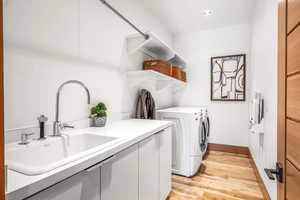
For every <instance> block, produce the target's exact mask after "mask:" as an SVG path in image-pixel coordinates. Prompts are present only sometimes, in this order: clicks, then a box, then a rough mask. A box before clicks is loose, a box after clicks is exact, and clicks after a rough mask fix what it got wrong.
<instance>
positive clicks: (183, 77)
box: [181, 71, 186, 82]
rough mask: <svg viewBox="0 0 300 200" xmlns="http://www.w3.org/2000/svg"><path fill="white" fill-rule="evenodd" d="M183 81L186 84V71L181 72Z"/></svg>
mask: <svg viewBox="0 0 300 200" xmlns="http://www.w3.org/2000/svg"><path fill="white" fill-rule="evenodd" d="M181 80H182V81H183V82H186V72H185V71H181Z"/></svg>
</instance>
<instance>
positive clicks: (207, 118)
mask: <svg viewBox="0 0 300 200" xmlns="http://www.w3.org/2000/svg"><path fill="white" fill-rule="evenodd" d="M205 128H206V138H207V139H208V138H209V135H210V120H209V117H208V116H206V119H205Z"/></svg>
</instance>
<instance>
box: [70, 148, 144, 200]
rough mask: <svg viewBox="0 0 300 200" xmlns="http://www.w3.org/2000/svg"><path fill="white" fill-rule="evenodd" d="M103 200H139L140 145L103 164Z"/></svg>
mask: <svg viewBox="0 0 300 200" xmlns="http://www.w3.org/2000/svg"><path fill="white" fill-rule="evenodd" d="M72 200H73V199H72ZM101 200H138V145H135V146H132V147H130V148H128V149H126V150H124V151H122V152H121V153H119V154H117V155H116V156H115V158H114V159H113V160H111V161H110V162H107V163H105V164H103V166H102V167H101Z"/></svg>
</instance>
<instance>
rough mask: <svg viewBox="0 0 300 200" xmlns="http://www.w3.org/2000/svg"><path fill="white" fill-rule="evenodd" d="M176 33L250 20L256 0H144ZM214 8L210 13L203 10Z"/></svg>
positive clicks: (148, 7) (248, 21)
mask: <svg viewBox="0 0 300 200" xmlns="http://www.w3.org/2000/svg"><path fill="white" fill-rule="evenodd" d="M141 1H143V3H144V5H145V6H146V7H147V9H150V10H151V11H152V13H153V14H154V15H156V16H157V17H159V18H160V19H161V20H162V22H163V23H164V24H165V25H166V26H168V28H169V29H171V31H172V32H173V33H177V32H187V31H197V30H201V29H211V28H217V27H224V26H228V25H234V24H243V23H250V22H251V18H252V14H253V9H254V6H255V3H256V0H141ZM207 9H209V10H211V11H212V15H211V16H204V15H203V11H205V10H207Z"/></svg>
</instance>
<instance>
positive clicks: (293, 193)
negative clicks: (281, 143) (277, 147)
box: [286, 161, 300, 200]
mask: <svg viewBox="0 0 300 200" xmlns="http://www.w3.org/2000/svg"><path fill="white" fill-rule="evenodd" d="M299 185H300V172H299V171H298V170H297V169H296V168H295V167H294V166H293V165H292V164H291V163H290V162H289V161H287V162H286V186H287V187H286V189H287V190H286V199H287V200H295V199H299V197H300V190H299Z"/></svg>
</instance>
